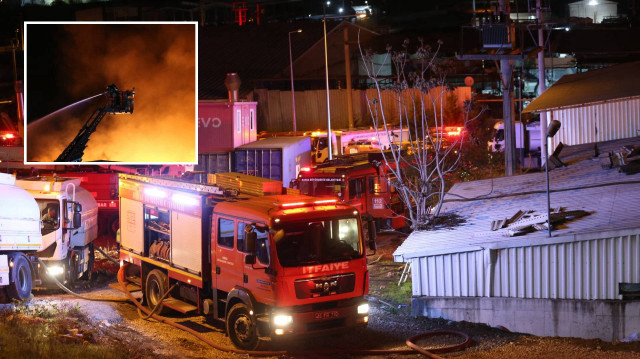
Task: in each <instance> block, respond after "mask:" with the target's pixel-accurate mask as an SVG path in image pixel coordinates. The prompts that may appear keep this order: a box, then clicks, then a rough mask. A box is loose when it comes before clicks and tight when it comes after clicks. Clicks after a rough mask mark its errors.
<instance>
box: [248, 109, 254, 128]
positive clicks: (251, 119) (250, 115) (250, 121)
mask: <svg viewBox="0 0 640 359" xmlns="http://www.w3.org/2000/svg"><path fill="white" fill-rule="evenodd" d="M249 128H250V129H251V131H253V109H251V110H249Z"/></svg>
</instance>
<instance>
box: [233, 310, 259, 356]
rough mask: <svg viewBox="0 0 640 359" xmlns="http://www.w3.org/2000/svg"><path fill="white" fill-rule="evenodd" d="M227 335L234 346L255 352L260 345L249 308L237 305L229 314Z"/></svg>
mask: <svg viewBox="0 0 640 359" xmlns="http://www.w3.org/2000/svg"><path fill="white" fill-rule="evenodd" d="M226 324H227V335H229V339H231V341H232V342H233V344H234V345H235V346H236V347H238V348H240V349H244V350H255V349H256V348H257V347H258V344H259V338H258V332H257V329H256V322H255V320H254V319H253V318H252V317H251V314H249V308H248V307H247V306H246V305H245V304H243V303H237V304H235V305H234V306H233V307H231V310H229V313H228V314H227V323H226Z"/></svg>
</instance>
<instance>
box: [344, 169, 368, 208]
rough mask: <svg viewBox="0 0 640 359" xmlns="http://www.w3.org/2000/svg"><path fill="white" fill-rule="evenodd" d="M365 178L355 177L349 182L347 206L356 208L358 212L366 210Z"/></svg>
mask: <svg viewBox="0 0 640 359" xmlns="http://www.w3.org/2000/svg"><path fill="white" fill-rule="evenodd" d="M365 183H366V182H365V177H356V178H352V179H350V180H349V189H348V193H347V195H348V201H347V204H348V205H350V206H353V207H355V208H357V209H358V210H359V211H360V212H363V211H366V210H367V189H366V187H365Z"/></svg>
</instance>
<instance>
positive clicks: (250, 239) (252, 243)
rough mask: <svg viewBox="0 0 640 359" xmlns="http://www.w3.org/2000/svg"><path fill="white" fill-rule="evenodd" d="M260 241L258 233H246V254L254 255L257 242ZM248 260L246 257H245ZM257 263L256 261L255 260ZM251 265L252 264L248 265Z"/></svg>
mask: <svg viewBox="0 0 640 359" xmlns="http://www.w3.org/2000/svg"><path fill="white" fill-rule="evenodd" d="M257 240H258V234H257V233H256V232H247V233H245V239H244V248H243V249H244V252H246V253H254V252H255V251H256V242H257ZM245 258H246V257H245ZM254 261H255V259H254ZM246 264H250V263H246Z"/></svg>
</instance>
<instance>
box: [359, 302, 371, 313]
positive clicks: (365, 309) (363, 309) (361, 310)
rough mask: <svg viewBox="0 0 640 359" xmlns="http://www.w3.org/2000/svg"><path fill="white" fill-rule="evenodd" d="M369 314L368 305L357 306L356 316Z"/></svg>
mask: <svg viewBox="0 0 640 359" xmlns="http://www.w3.org/2000/svg"><path fill="white" fill-rule="evenodd" d="M367 313H369V303H364V304H360V305H359V306H358V314H367Z"/></svg>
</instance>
